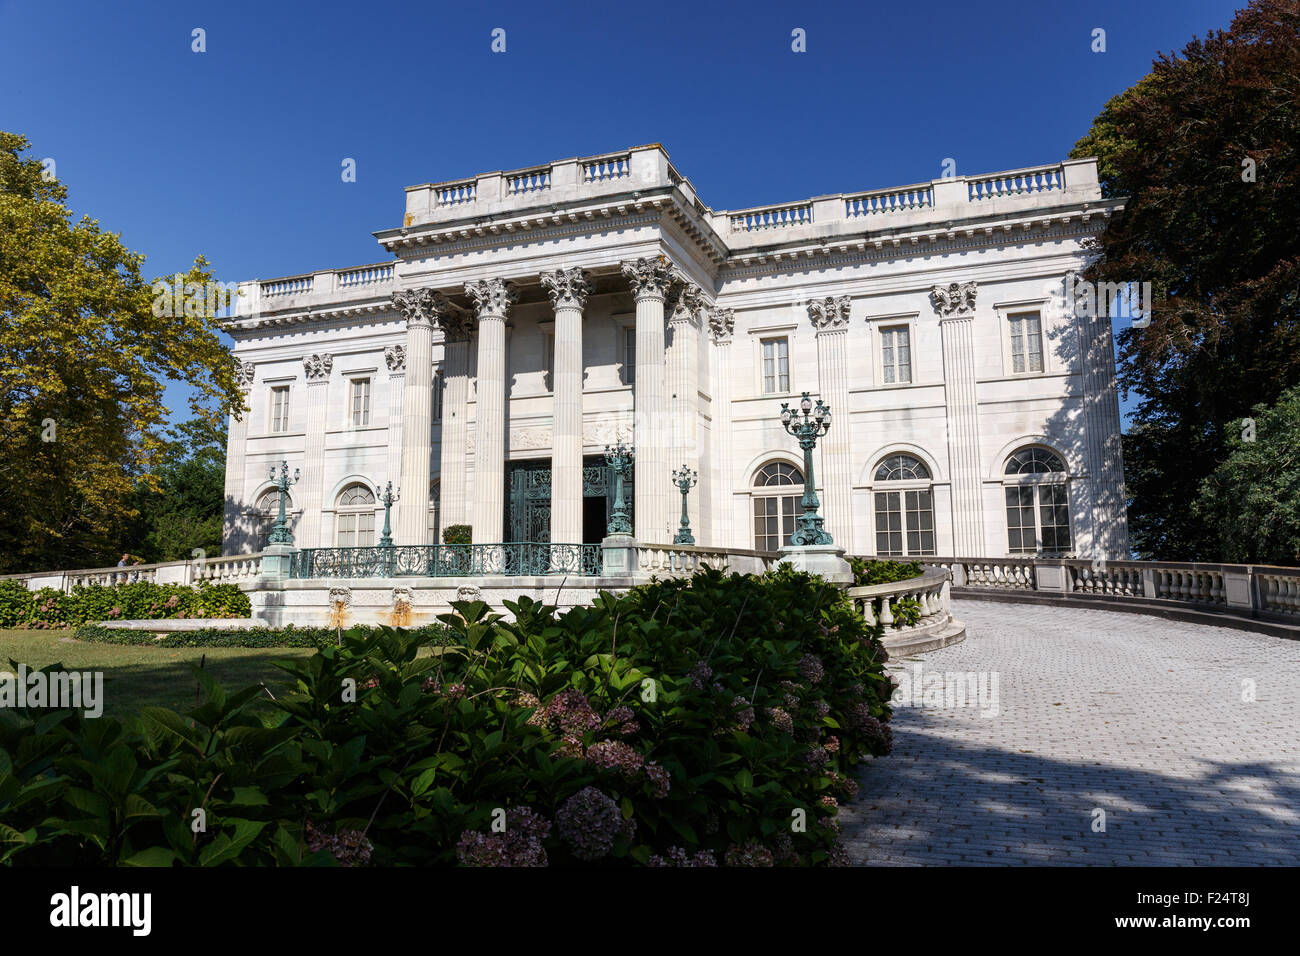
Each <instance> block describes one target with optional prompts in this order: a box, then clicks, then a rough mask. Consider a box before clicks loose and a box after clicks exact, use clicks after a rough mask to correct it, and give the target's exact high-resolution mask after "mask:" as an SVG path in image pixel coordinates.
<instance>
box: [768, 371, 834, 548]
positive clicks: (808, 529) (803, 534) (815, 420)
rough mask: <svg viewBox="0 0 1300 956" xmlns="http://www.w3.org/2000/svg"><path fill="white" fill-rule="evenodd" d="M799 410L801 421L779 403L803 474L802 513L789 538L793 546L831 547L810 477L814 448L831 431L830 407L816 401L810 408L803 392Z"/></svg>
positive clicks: (808, 399)
mask: <svg viewBox="0 0 1300 956" xmlns="http://www.w3.org/2000/svg"><path fill="white" fill-rule="evenodd" d="M799 408H800V411H802V413H803V418H802V420H801V419H800V417H799V412H794V411H791V410H790V403H789V402H782V403H781V424H782V425H784V426H785V430H786V431H787V432H789V433H790V434H791V435H793V436H794V437H795V438H797V439H799V447H800V448H802V449H803V471H804V476H805V481H804V491H803V501H802V502H801V504H802V505H803V514H801V515H799V517H798V518H796V519H795V524H796V525H797V527H796V528H795V532H794V534H792V535H790V543H791V544H792V545H795V546H803V545H809V544H833V543H834V542H833V540H832V539H831V536H830V533H829V532H827V531H826V528H825V527H824V522H823V521H822V517H821V515H819V514H818V513H817V509H818V508H820V507H821V502H820V501H818V500H817V483H816V480H815V478H814V477H813V449H814V448H815V447H817V439H818V438H820V437H822V436H823V435H825V434H826V433H827V432H828V431H830V429H831V408H830V406H829V405H824V404H822V400H821V399H820V398H819V399H817V407H816V408H814V407H813V403H812V399H810V398H809V397H808V393H807V392H804V393H803V398H802V399H800V401H799Z"/></svg>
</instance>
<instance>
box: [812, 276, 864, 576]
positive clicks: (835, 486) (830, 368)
mask: <svg viewBox="0 0 1300 956" xmlns="http://www.w3.org/2000/svg"><path fill="white" fill-rule="evenodd" d="M849 311H850V302H849V297H848V296H846V295H845V296H840V297H839V298H833V297H830V296H828V297H826V298H825V299H817V300H814V301H812V302H809V303H808V315H809V316H810V317H811V318H812V323H813V327H814V328H815V329H816V330H817V389H818V393H819V394H820V395H821V398H822V401H824V402H826V403H827V404H828V405H830V407H831V410H832V412H833V413H834V415H835V416H837V418H838V421H835V422H834V423H833V424H832V426H831V429H830V431H828V432H827V433H826V435H825V437H823V438H822V439H821V441H819V442H818V443H817V445H818V448H819V449H820V450H821V453H822V465H821V470H820V472H819V475H818V477H820V478H821V479H822V485H823V488H824V489H825V494H824V495H823V497H822V503H823V504H824V506H825V507H824V508H823V509H822V513H823V514H824V515H825V518H826V530H827V531H829V532H830V535H831V537H832V538H833V539H834V540H835V543H836V544H838V545H839V546H840V547H841V548H844V549H846V550H847V551H849V553H850V554H856V553H858V552H857V551H856V550H855V549H854V544H855V542H854V541H853V474H852V469H853V444H852V442H853V429H852V428H851V427H849V420H850V416H849V355H848V339H849Z"/></svg>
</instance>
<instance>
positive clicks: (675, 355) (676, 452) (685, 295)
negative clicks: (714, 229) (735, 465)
mask: <svg viewBox="0 0 1300 956" xmlns="http://www.w3.org/2000/svg"><path fill="white" fill-rule="evenodd" d="M701 301H702V292H701V290H700V287H699V286H697V285H695V283H693V282H687V283H683V284H682V285H678V286H675V287H674V288H673V289H672V290H671V291H670V292H669V294H668V298H667V301H666V306H667V311H668V342H667V355H666V357H665V365H666V370H665V385H666V389H667V394H668V400H667V406H666V407H667V411H668V415H669V421H670V422H671V424H670V426H669V433H668V470H669V472H670V473H671V471H672V470H673V469H674V468H681V467H682V466H683V465H684V466H686V467H688V468H690V469H692V470H695V471H698V470H699V467H700V452H699V442H698V440H697V429H698V428H699V418H700V383H699V371H700V366H699V347H698V342H697V340H696V336H697V335H698V334H699V311H700V303H701ZM708 487H709V486H708V483H707V477H706V478H704V479H701V481H700V485H699V487H697V489H696V490H695V491H693V492H691V493H690V494H689V495H688V496H687V498H686V509H687V517H688V518H689V520H690V523H691V528H692V529H693V533H694V536H695V537H696V539H697V540H698V541H701V542H703V541H705V540H706V538H707V533H706V532H704V530H703V529H702V528H701V527H700V500H701V498H702V497H703V496H704V495H706V494H708ZM672 513H673V512H670V515H671V514H672ZM677 513H678V515H679V520H680V512H677ZM669 521H672V518H671V516H670V518H669ZM676 533H677V523H676V522H674V523H673V534H676ZM668 540H669V541H671V540H672V539H671V538H669V539H668Z"/></svg>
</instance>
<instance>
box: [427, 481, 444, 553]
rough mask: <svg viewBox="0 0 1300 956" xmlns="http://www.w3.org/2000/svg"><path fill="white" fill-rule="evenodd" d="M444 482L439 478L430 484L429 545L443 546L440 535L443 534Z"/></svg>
mask: <svg viewBox="0 0 1300 956" xmlns="http://www.w3.org/2000/svg"><path fill="white" fill-rule="evenodd" d="M441 498H442V482H441V481H439V480H438V479H437V478H435V479H433V481H431V482H429V525H428V528H429V543H430V544H441V543H442V542H441V540H440V535H441V534H442V514H441V511H442V509H441V507H440V506H441V503H442V502H441Z"/></svg>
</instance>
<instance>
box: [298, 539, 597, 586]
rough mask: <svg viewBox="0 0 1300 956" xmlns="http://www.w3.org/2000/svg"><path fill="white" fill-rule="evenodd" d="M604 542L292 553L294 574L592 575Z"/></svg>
mask: <svg viewBox="0 0 1300 956" xmlns="http://www.w3.org/2000/svg"><path fill="white" fill-rule="evenodd" d="M601 557H602V552H601V548H600V545H598V544H550V543H546V542H512V543H507V544H429V545H415V546H405V547H391V548H379V547H375V548H306V549H304V550H302V551H299V552H297V553H296V554H294V555H292V557H291V559H290V563H289V576H290V577H291V578H393V577H426V578H459V577H498V576H509V577H529V576H535V575H543V574H575V575H585V576H592V575H598V574H600V572H601V563H602V562H601Z"/></svg>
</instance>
